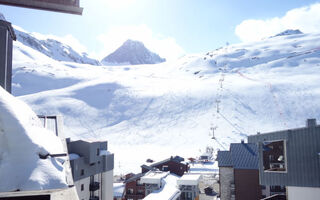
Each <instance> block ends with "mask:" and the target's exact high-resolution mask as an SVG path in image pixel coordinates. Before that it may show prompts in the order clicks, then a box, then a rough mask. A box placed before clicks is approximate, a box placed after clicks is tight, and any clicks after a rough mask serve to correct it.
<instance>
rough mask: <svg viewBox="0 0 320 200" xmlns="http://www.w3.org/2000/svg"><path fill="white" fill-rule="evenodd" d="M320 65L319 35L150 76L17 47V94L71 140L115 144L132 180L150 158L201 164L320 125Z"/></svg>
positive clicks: (246, 47) (145, 68)
mask: <svg viewBox="0 0 320 200" xmlns="http://www.w3.org/2000/svg"><path fill="white" fill-rule="evenodd" d="M26 55H29V56H31V57H34V58H37V59H36V60H32V59H28V56H26ZM319 55H320V34H296V35H284V36H281V37H273V38H268V39H265V40H263V41H259V42H252V43H243V44H236V45H229V46H226V47H223V48H220V49H217V50H214V51H211V52H208V53H204V54H196V55H187V56H185V57H183V58H180V59H179V60H176V61H170V62H164V63H160V64H155V65H152V67H150V66H151V65H139V66H135V65H127V66H101V67H92V65H83V64H77V63H64V62H58V61H56V60H53V59H50V58H48V57H46V56H44V55H43V54H40V53H39V52H38V51H35V50H34V49H31V48H29V47H26V46H25V45H23V44H21V43H19V45H17V46H15V48H14V62H13V65H14V71H13V94H15V95H18V96H19V99H21V100H23V101H25V102H27V103H28V104H29V105H31V107H32V108H33V109H34V110H35V112H36V113H37V114H45V115H52V114H62V115H63V117H64V123H65V128H64V130H65V135H67V136H70V137H72V138H73V139H76V138H94V139H103V140H108V144H109V145H110V149H111V150H112V151H113V152H115V158H116V160H115V163H117V164H116V167H115V173H116V174H120V173H123V174H124V173H126V172H130V171H133V172H137V171H138V170H139V166H140V165H141V164H142V163H144V162H145V160H146V159H147V158H151V159H153V160H160V159H162V158H167V157H169V156H171V155H180V156H183V157H195V156H197V155H199V154H200V152H199V149H205V147H206V146H213V147H214V148H215V149H217V148H220V149H224V148H227V147H228V146H227V145H228V144H229V143H230V142H240V140H241V139H243V138H246V136H247V135H251V134H256V133H257V132H258V131H259V132H262V133H263V132H269V131H275V130H282V129H288V128H296V127H302V126H305V120H306V119H307V118H317V119H318V120H319V119H320V104H319V101H318V99H320V85H319V82H320V56H319ZM213 131H214V136H215V138H216V140H212V139H211V138H212V134H213V133H212V132H213Z"/></svg>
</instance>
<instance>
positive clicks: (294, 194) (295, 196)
mask: <svg viewBox="0 0 320 200" xmlns="http://www.w3.org/2000/svg"><path fill="white" fill-rule="evenodd" d="M287 194H288V200H301V199H310V200H315V199H320V188H314V187H287Z"/></svg>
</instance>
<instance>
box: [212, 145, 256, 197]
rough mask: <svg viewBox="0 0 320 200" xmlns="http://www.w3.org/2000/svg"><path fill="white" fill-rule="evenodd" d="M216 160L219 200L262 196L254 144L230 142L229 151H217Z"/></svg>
mask: <svg viewBox="0 0 320 200" xmlns="http://www.w3.org/2000/svg"><path fill="white" fill-rule="evenodd" d="M217 161H218V166H219V182H220V199H221V200H230V199H231V200H233V199H236V200H256V199H261V198H262V189H261V186H260V184H259V170H258V169H259V168H258V161H259V158H258V148H257V146H256V145H255V144H250V143H249V144H246V143H244V142H241V143H232V144H231V145H230V150H229V151H219V152H218V157H217Z"/></svg>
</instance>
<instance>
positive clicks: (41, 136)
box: [0, 87, 67, 192]
mask: <svg viewBox="0 0 320 200" xmlns="http://www.w3.org/2000/svg"><path fill="white" fill-rule="evenodd" d="M0 127H1V129H0V155H1V158H0V177H8V176H12V175H14V178H7V179H6V181H0V192H10V191H15V190H20V191H25V190H44V189H59V188H67V183H66V174H65V169H64V166H63V164H62V163H63V162H64V159H65V157H58V158H55V157H51V156H50V154H63V153H65V152H64V150H63V145H62V142H61V139H60V138H58V137H57V136H56V135H55V134H54V133H53V132H51V131H49V130H47V129H45V128H43V126H42V125H41V123H40V120H39V118H38V117H37V115H36V114H35V113H34V112H33V111H32V110H31V108H30V107H29V106H28V105H27V104H25V103H24V102H22V101H20V100H18V99H17V98H15V97H13V96H12V95H10V94H9V93H7V92H6V91H5V90H4V89H3V88H2V87H0ZM48 154H49V156H47V157H45V158H44V159H41V158H40V156H39V155H48Z"/></svg>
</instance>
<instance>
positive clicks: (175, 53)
mask: <svg viewBox="0 0 320 200" xmlns="http://www.w3.org/2000/svg"><path fill="white" fill-rule="evenodd" d="M127 39H132V40H138V41H141V42H143V43H144V45H145V46H146V47H147V48H148V49H149V50H150V51H153V52H155V53H157V54H159V55H160V56H161V57H163V58H166V59H167V60H171V59H175V58H177V57H179V56H181V55H183V54H184V53H185V52H184V50H183V49H182V48H181V47H180V46H179V45H178V44H177V43H176V41H175V39H174V38H172V37H164V36H161V35H155V34H154V33H153V32H152V30H151V29H150V28H148V27H147V26H146V25H139V26H120V27H114V28H112V29H110V30H109V31H107V32H106V33H105V34H101V35H99V36H98V40H99V41H100V42H101V43H102V44H103V45H104V48H103V51H102V52H100V53H99V54H97V55H96V57H99V58H100V59H102V58H103V57H105V56H107V55H109V54H110V53H112V52H113V51H115V50H116V49H117V48H118V47H120V46H121V45H122V44H123V43H124V42H125V41H126V40H127Z"/></svg>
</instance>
